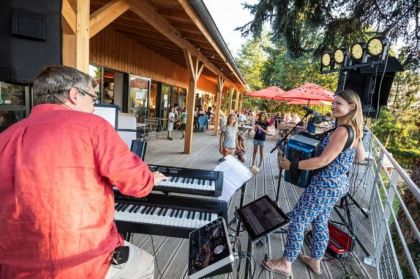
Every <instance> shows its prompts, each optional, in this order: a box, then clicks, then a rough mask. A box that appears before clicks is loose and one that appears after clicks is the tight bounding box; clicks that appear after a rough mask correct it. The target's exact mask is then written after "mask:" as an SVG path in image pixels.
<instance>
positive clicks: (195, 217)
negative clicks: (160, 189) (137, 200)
mask: <svg viewBox="0 0 420 279" xmlns="http://www.w3.org/2000/svg"><path fill="white" fill-rule="evenodd" d="M115 207H116V210H115V216H114V219H115V220H116V221H128V222H134V223H141V224H157V225H165V226H173V227H182V228H193V229H195V228H199V227H202V226H204V225H206V224H208V223H210V222H212V221H214V220H216V219H217V217H218V215H217V214H216V213H210V212H202V211H201V212H200V211H192V210H182V209H173V208H168V207H166V208H163V209H162V207H156V206H149V205H141V206H140V205H135V204H130V205H128V206H127V204H125V205H122V204H119V203H117V204H116V206H115ZM124 208H125V209H124ZM161 209H162V210H161ZM130 210H131V212H130ZM165 210H166V214H164V213H165ZM181 210H182V212H181ZM135 211H136V212H135ZM152 212H153V213H152ZM159 213H160V215H159ZM171 215H172V216H171ZM200 215H201V219H200Z"/></svg>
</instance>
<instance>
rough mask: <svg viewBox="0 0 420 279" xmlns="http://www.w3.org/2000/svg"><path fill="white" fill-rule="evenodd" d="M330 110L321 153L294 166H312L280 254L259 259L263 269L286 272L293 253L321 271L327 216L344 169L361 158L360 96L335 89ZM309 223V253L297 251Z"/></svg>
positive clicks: (342, 191) (340, 190)
mask: <svg viewBox="0 0 420 279" xmlns="http://www.w3.org/2000/svg"><path fill="white" fill-rule="evenodd" d="M332 114H333V117H335V118H336V120H337V124H338V127H337V128H336V129H335V130H334V131H333V132H332V133H331V134H329V135H328V136H326V137H325V138H324V139H323V140H322V142H321V151H322V152H321V154H320V155H319V156H318V157H314V158H310V159H307V160H302V161H299V162H298V164H297V167H298V169H301V170H316V169H321V168H322V169H321V170H319V171H317V173H316V174H315V175H314V176H313V177H312V179H311V182H310V185H309V186H308V187H307V188H306V189H305V192H304V193H303V194H302V196H301V197H300V198H299V201H298V202H297V204H296V206H295V207H294V209H293V210H292V211H291V212H290V213H289V217H290V219H291V222H290V224H289V227H288V233H287V241H286V244H285V249H284V253H283V257H281V258H280V259H273V260H267V261H264V262H263V265H264V267H265V268H266V269H268V270H270V271H272V272H277V273H280V274H283V275H286V276H290V275H291V272H292V263H293V262H294V261H295V260H296V258H297V257H299V259H300V260H301V261H303V262H304V263H305V264H306V265H308V266H309V268H310V269H311V270H312V272H314V273H316V274H321V259H322V257H323V256H324V253H325V250H326V248H327V245H328V240H329V235H328V219H329V218H330V215H331V210H332V209H333V207H334V205H335V204H336V203H337V201H338V200H339V199H340V198H341V197H343V196H344V195H346V194H347V192H348V190H349V181H348V177H347V172H348V171H349V170H350V168H351V166H352V164H353V161H357V162H359V161H363V160H364V149H363V144H362V136H363V114H362V105H361V102H360V98H359V96H358V95H357V93H355V92H354V91H351V90H344V91H341V92H339V93H338V94H337V95H336V97H335V99H334V102H333V105H332ZM341 125H347V126H350V128H351V129H353V132H354V133H353V134H354V140H353V142H352V144H351V146H350V147H349V148H347V149H346V150H343V149H344V146H345V144H346V142H347V139H348V137H349V133H348V130H347V128H346V127H343V126H341ZM290 164H291V163H290V161H289V160H287V159H285V158H282V159H281V160H280V166H281V167H282V168H283V169H285V170H288V169H289V168H290ZM309 224H312V233H313V243H312V255H311V257H309V256H305V255H301V254H300V253H301V249H302V243H303V238H304V231H305V229H306V228H307V227H308V226H309Z"/></svg>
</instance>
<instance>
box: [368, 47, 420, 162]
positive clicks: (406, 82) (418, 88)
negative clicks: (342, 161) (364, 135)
mask: <svg viewBox="0 0 420 279" xmlns="http://www.w3.org/2000/svg"><path fill="white" fill-rule="evenodd" d="M407 55H408V50H406V49H403V50H402V52H401V53H400V57H402V58H403V59H404V57H405V56H407ZM419 80H420V73H419V71H418V69H417V68H416V66H415V65H414V64H411V65H406V67H405V71H404V72H399V73H397V74H396V76H395V79H394V83H393V86H392V89H391V92H390V96H389V101H388V107H387V108H385V109H382V110H381V113H380V114H379V117H378V119H377V120H376V121H375V122H374V123H373V125H372V129H373V132H374V133H375V134H376V136H377V137H378V138H379V139H380V140H381V142H382V143H383V144H384V145H385V147H386V148H387V149H389V150H392V151H391V152H393V153H394V152H395V153H397V154H400V153H401V152H404V151H405V152H409V153H410V156H411V157H417V158H418V157H420V156H419V155H420V148H419V146H420V119H419V117H418V109H419V106H420V83H419ZM400 155H401V154H400ZM407 155H408V154H407ZM400 157H403V156H400Z"/></svg>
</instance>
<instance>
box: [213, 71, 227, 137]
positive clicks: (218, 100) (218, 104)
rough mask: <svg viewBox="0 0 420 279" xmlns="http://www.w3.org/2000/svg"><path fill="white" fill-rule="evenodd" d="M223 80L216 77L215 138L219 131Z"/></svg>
mask: <svg viewBox="0 0 420 279" xmlns="http://www.w3.org/2000/svg"><path fill="white" fill-rule="evenodd" d="M224 85H225V80H224V79H223V78H222V77H217V96H216V116H215V118H214V131H215V135H216V136H217V132H218V131H219V118H220V107H221V106H222V94H223V86H224Z"/></svg>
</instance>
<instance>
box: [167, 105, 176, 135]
mask: <svg viewBox="0 0 420 279" xmlns="http://www.w3.org/2000/svg"><path fill="white" fill-rule="evenodd" d="M175 120H176V118H175V111H174V107H172V106H171V107H169V113H168V137H167V139H168V140H173V138H172V131H173V130H174V124H175Z"/></svg>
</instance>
